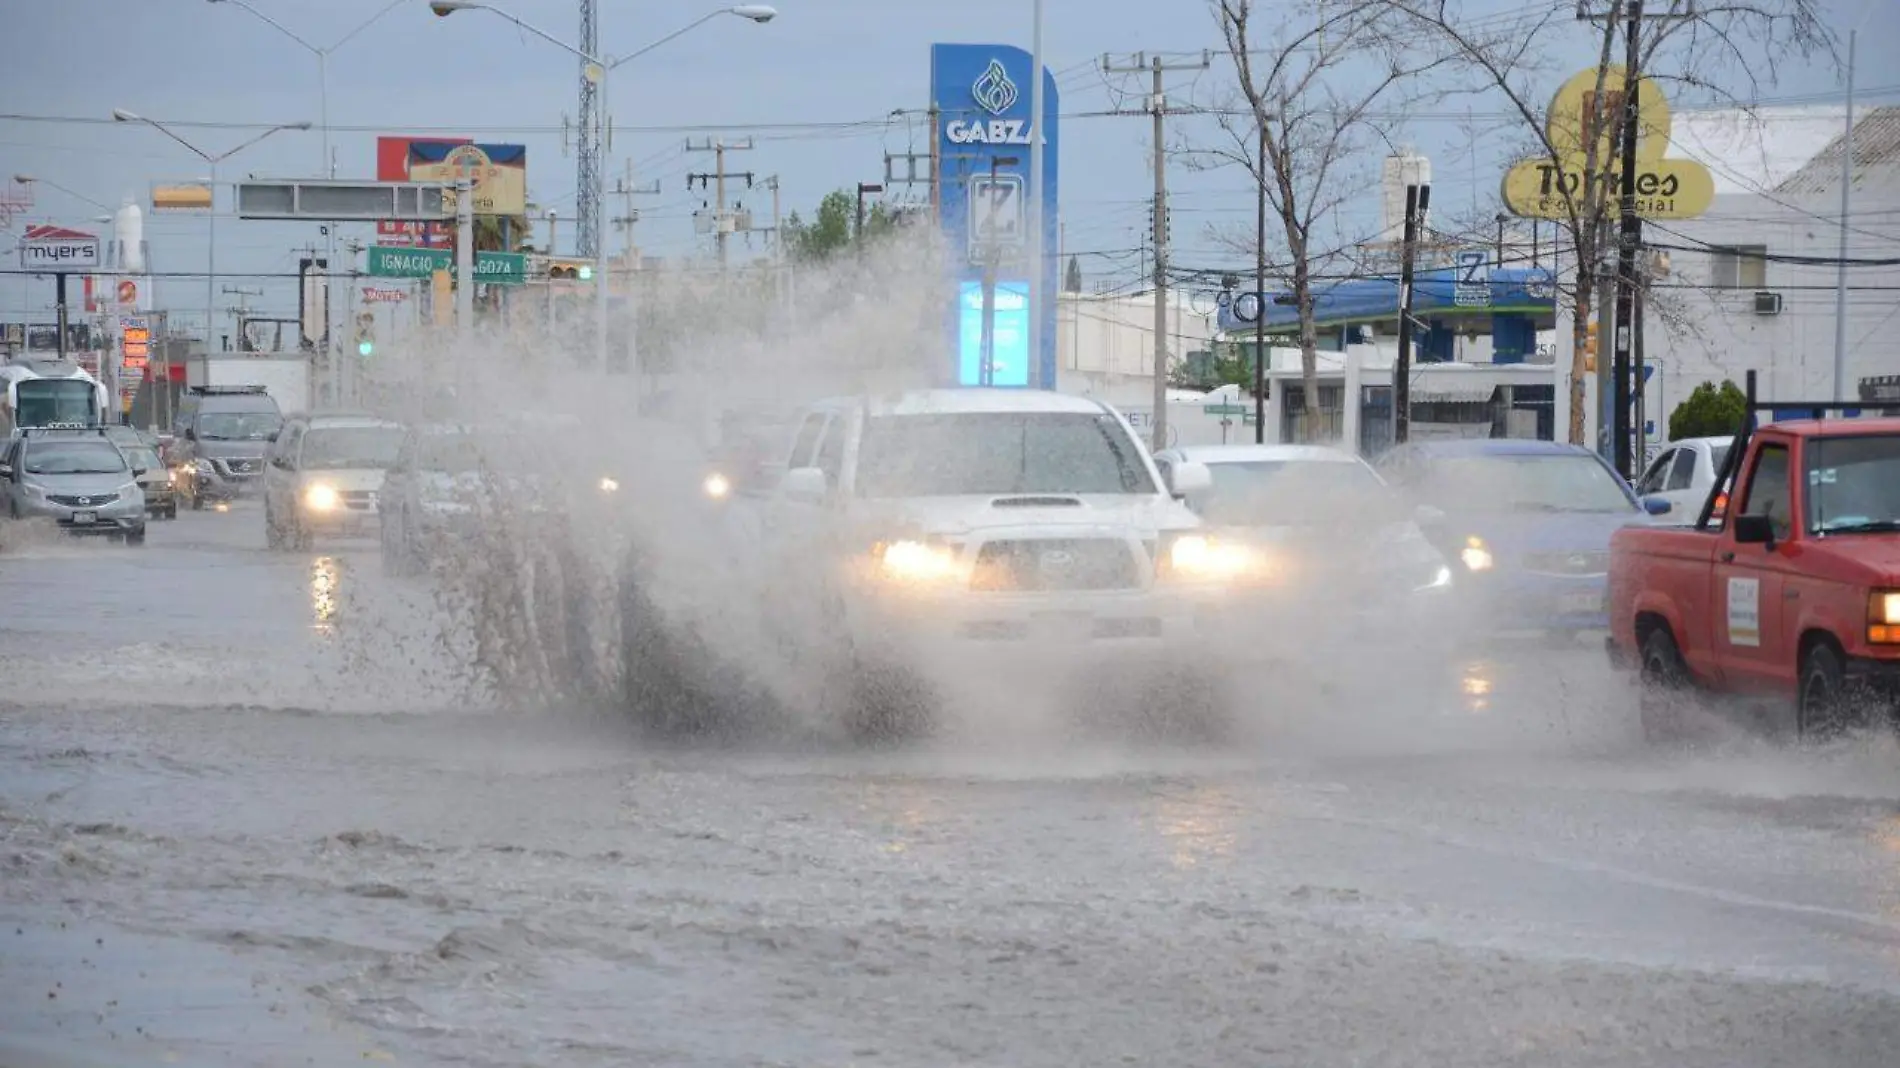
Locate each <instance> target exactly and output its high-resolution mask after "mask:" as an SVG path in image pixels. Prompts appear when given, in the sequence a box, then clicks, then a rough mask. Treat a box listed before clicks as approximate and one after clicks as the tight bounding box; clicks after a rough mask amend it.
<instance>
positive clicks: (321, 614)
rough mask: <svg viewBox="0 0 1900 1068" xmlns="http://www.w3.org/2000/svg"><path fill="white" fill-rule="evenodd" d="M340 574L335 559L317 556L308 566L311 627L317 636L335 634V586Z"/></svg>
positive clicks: (340, 576)
mask: <svg viewBox="0 0 1900 1068" xmlns="http://www.w3.org/2000/svg"><path fill="white" fill-rule="evenodd" d="M342 574H343V572H342V567H341V566H340V565H339V564H338V563H337V560H336V558H335V557H331V556H319V557H317V559H316V560H315V561H314V562H313V563H312V564H311V565H310V614H311V616H312V623H311V627H312V629H314V630H315V631H316V632H317V633H319V634H326V635H327V634H333V633H335V632H336V615H337V586H338V584H339V583H340V582H341V581H342Z"/></svg>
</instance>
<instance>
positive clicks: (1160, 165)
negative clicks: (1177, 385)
mask: <svg viewBox="0 0 1900 1068" xmlns="http://www.w3.org/2000/svg"><path fill="white" fill-rule="evenodd" d="M1211 65H1213V56H1211V55H1210V54H1208V53H1206V52H1202V53H1201V57H1200V60H1199V61H1198V62H1191V63H1169V62H1167V61H1164V60H1163V59H1162V58H1161V57H1160V56H1158V55H1157V56H1148V55H1145V54H1141V53H1137V54H1136V55H1135V56H1134V57H1133V60H1132V61H1131V62H1130V63H1129V64H1128V65H1127V66H1117V65H1116V64H1115V63H1113V62H1112V61H1111V60H1110V59H1109V58H1108V57H1106V56H1104V57H1102V71H1103V72H1104V73H1107V74H1133V73H1137V72H1140V71H1144V70H1145V71H1147V72H1148V73H1149V74H1150V75H1151V76H1152V77H1153V79H1154V82H1153V90H1152V92H1151V94H1150V96H1149V98H1148V107H1147V108H1146V109H1145V110H1146V112H1147V114H1148V115H1149V116H1151V117H1152V118H1153V119H1154V178H1155V192H1154V238H1153V240H1154V246H1155V259H1154V286H1155V324H1154V331H1155V339H1154V340H1155V352H1154V366H1155V388H1154V406H1155V413H1154V447H1155V448H1157V449H1165V448H1167V447H1168V156H1167V141H1166V140H1165V135H1166V130H1165V119H1166V116H1167V97H1166V94H1165V93H1164V91H1163V90H1164V86H1163V84H1162V83H1163V78H1164V76H1165V75H1166V74H1167V72H1168V71H1171V70H1206V69H1207V68H1208V67H1209V66H1211ZM1041 74H1042V72H1041V71H1037V72H1036V75H1037V78H1038V79H1039V80H1040V78H1041ZM1037 118H1038V119H1040V118H1041V116H1037ZM1039 132H1040V131H1039ZM1038 266H1040V265H1038ZM1263 314H1264V312H1263Z"/></svg>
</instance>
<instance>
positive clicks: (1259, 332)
mask: <svg viewBox="0 0 1900 1068" xmlns="http://www.w3.org/2000/svg"><path fill="white" fill-rule="evenodd" d="M1254 121H1255V122H1257V123H1259V125H1260V145H1259V153H1260V156H1259V160H1258V161H1257V163H1256V166H1258V167H1259V170H1258V171H1257V172H1256V174H1255V176H1256V177H1257V178H1259V179H1260V181H1259V188H1258V190H1257V194H1258V197H1259V199H1258V200H1257V202H1256V203H1255V204H1254V237H1253V241H1254V244H1253V297H1254V301H1253V443H1254V444H1255V445H1265V444H1266V443H1267V119H1266V116H1264V115H1256V116H1254ZM1347 403H1352V401H1351V399H1350V398H1349V399H1348V401H1347Z"/></svg>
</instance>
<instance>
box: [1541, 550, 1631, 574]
mask: <svg viewBox="0 0 1900 1068" xmlns="http://www.w3.org/2000/svg"><path fill="white" fill-rule="evenodd" d="M1524 570H1526V571H1535V572H1538V573H1539V574H1543V575H1601V574H1604V573H1606V572H1608V571H1609V570H1610V554H1609V553H1608V552H1607V551H1604V552H1598V551H1594V550H1591V551H1585V552H1574V553H1525V554H1524Z"/></svg>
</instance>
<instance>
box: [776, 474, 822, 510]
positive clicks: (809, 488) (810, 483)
mask: <svg viewBox="0 0 1900 1068" xmlns="http://www.w3.org/2000/svg"><path fill="white" fill-rule="evenodd" d="M829 488H830V480H828V479H827V478H825V473H824V472H823V471H821V470H819V469H818V468H816V467H795V468H793V469H791V470H790V471H787V472H785V482H784V489H785V496H786V497H787V498H788V499H790V500H794V501H804V502H806V503H808V504H817V503H819V502H820V501H823V500H824V499H825V492H826V491H827V490H828V489H829Z"/></svg>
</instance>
